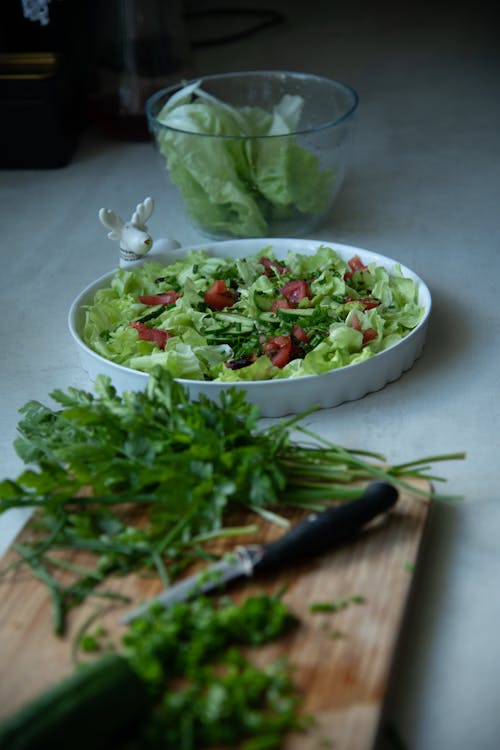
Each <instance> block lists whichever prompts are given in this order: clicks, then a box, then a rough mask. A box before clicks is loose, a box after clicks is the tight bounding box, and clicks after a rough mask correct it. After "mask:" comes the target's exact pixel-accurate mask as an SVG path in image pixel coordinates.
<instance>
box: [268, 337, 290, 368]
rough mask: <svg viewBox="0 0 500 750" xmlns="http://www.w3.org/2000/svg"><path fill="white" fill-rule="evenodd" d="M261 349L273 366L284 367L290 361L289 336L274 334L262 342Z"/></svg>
mask: <svg viewBox="0 0 500 750" xmlns="http://www.w3.org/2000/svg"><path fill="white" fill-rule="evenodd" d="M262 351H263V352H264V354H267V356H268V357H269V359H270V360H271V362H272V363H273V365H274V366H275V367H280V368H281V367H284V366H285V365H286V364H288V362H289V361H290V354H291V351H292V339H291V337H290V336H275V337H274V338H272V339H268V341H264V342H263V344H262Z"/></svg>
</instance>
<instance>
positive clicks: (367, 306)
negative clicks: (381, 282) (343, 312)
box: [344, 296, 380, 310]
mask: <svg viewBox="0 0 500 750" xmlns="http://www.w3.org/2000/svg"><path fill="white" fill-rule="evenodd" d="M344 302H359V304H360V305H363V309H364V310H371V309H372V308H373V307H378V306H379V305H380V300H379V299H375V297H360V298H359V299H356V298H355V297H349V296H346V297H344Z"/></svg>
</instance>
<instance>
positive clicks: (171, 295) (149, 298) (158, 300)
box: [139, 289, 180, 305]
mask: <svg viewBox="0 0 500 750" xmlns="http://www.w3.org/2000/svg"><path fill="white" fill-rule="evenodd" d="M179 297H180V294H177V292H176V291H175V290H174V289H169V290H168V292H162V293H161V294H142V295H141V296H140V297H139V300H140V302H142V304H143V305H172V304H173V303H174V302H175V301H176V300H178V299H179Z"/></svg>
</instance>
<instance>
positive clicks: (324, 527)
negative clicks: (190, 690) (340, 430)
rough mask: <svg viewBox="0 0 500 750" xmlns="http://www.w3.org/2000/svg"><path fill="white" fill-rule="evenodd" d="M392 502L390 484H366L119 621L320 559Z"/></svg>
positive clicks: (395, 495)
mask: <svg viewBox="0 0 500 750" xmlns="http://www.w3.org/2000/svg"><path fill="white" fill-rule="evenodd" d="M397 499H398V491H397V489H396V488H395V487H394V486H393V485H392V484H389V483H387V482H372V483H371V484H369V485H368V486H367V488H366V489H365V491H364V493H363V495H362V496H361V497H360V498H358V499H356V500H352V501H351V502H348V503H342V505H336V506H335V507H333V508H328V509H327V510H324V511H321V512H320V513H312V514H311V515H309V516H307V517H306V518H305V519H304V520H303V521H300V522H299V523H298V524H296V525H295V526H293V527H292V528H291V529H290V531H288V532H287V533H286V534H284V535H283V536H282V537H280V538H279V539H277V540H276V541H274V542H271V543H270V544H267V545H261V544H252V545H247V546H239V547H236V549H235V550H234V552H232V553H231V554H230V555H228V556H225V557H223V558H222V559H221V560H220V561H219V562H216V563H215V564H214V565H211V566H210V567H209V568H208V569H207V570H204V571H202V572H199V573H195V574H194V575H192V576H188V577H187V578H185V579H184V580H183V581H181V582H180V583H178V584H175V585H174V586H171V587H169V588H168V589H165V591H162V592H161V593H160V594H159V595H158V596H156V597H153V598H152V599H148V601H146V602H144V604H141V605H140V606H139V607H137V608H136V609H134V610H132V612H129V613H128V614H126V615H124V617H122V618H121V622H122V623H123V624H128V623H129V622H132V620H135V619H137V618H138V617H140V616H141V615H142V614H144V612H146V611H147V610H148V609H149V607H150V606H151V604H152V603H153V602H160V603H161V604H163V605H164V606H165V607H168V606H170V605H171V604H174V603H176V602H183V601H187V600H188V599H191V598H192V597H194V596H199V595H201V594H206V593H208V592H210V591H213V590H214V589H218V588H220V587H221V586H223V585H224V584H226V583H229V581H233V580H235V579H237V578H242V577H248V578H249V577H251V576H253V575H255V574H257V573H264V572H268V571H269V570H272V569H273V568H277V567H280V566H282V565H286V564H287V563H292V562H295V561H298V560H300V559H304V558H306V557H311V556H314V555H320V554H321V553H322V552H325V551H326V550H327V549H331V548H333V547H334V546H335V545H337V544H339V543H341V542H343V541H345V540H347V539H349V537H351V536H353V535H354V534H355V533H356V532H357V531H359V530H360V529H361V528H362V527H363V526H365V524H367V523H368V522H369V521H371V520H372V519H373V518H375V517H376V516H378V515H380V514H381V513H384V512H386V511H388V510H389V509H390V508H391V507H392V506H393V505H395V503H396V501H397Z"/></svg>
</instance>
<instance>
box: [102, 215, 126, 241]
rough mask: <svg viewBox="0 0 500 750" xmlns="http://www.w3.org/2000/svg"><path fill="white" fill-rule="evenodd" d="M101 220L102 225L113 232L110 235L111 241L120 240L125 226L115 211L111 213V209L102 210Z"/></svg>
mask: <svg viewBox="0 0 500 750" xmlns="http://www.w3.org/2000/svg"><path fill="white" fill-rule="evenodd" d="M99 219H100V220H101V224H103V225H104V226H105V227H106V228H107V229H111V232H109V234H108V237H109V239H110V240H119V239H120V237H121V233H122V229H123V226H124V223H123V221H122V220H121V219H120V217H119V216H118V215H117V214H115V212H114V211H110V210H109V208H101V210H100V211H99Z"/></svg>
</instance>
